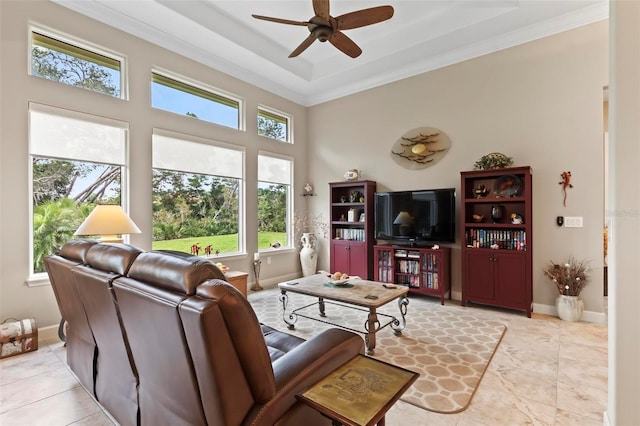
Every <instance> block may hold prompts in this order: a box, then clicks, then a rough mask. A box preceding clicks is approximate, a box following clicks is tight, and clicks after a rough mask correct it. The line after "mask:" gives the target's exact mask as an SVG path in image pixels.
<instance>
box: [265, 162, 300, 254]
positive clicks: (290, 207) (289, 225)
mask: <svg viewBox="0 0 640 426" xmlns="http://www.w3.org/2000/svg"><path fill="white" fill-rule="evenodd" d="M260 157H271V158H276V159H279V160H286V161H289V162H290V163H291V167H290V173H289V183H288V184H286V185H288V187H289V189H288V191H287V206H286V214H287V219H286V225H285V228H286V233H287V241H286V244H284V245H282V246H281V247H278V248H272V247H271V248H266V249H264V248H263V249H260V248H258V252H259V253H271V252H281V251H287V250H291V249H294V248H295V242H294V235H293V231H292V230H293V217H294V207H295V206H294V196H293V184H294V181H293V178H294V174H295V173H294V167H295V159H294V157H292V156H289V155H283V154H278V153H275V152H271V151H265V150H258V155H257V161H256V162H257V166H258V173H257V174H256V191H257V190H258V185H260V183H261V182H262V183H273V184H279V185H284V184H283V183H281V182H271V181H265V180H260ZM257 202H258V200H257V198H256V222H259V212H258V210H257V206H258V205H257ZM257 236H258V229H257V228H256V240H257V239H258V238H257Z"/></svg>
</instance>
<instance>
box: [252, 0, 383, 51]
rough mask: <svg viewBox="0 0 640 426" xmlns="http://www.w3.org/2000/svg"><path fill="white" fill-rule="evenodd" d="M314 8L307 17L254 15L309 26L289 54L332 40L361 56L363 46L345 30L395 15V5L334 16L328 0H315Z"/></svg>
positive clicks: (263, 18)
mask: <svg viewBox="0 0 640 426" xmlns="http://www.w3.org/2000/svg"><path fill="white" fill-rule="evenodd" d="M312 1H313V11H314V13H315V14H316V15H315V16H314V17H312V18H311V19H309V20H308V21H291V20H289V19H280V18H272V17H269V16H261V15H251V16H253V17H254V18H256V19H262V20H264V21H271V22H277V23H279V24H288V25H300V26H306V27H307V28H308V29H309V33H310V34H309V36H308V37H307V38H306V39H305V40H304V41H303V42H302V43H300V45H299V46H298V47H296V48H295V50H294V51H293V52H291V54H290V55H289V57H290V58H294V57H296V56H298V55H299V54H301V53H302V52H304V51H305V49H306V48H308V47H309V46H311V44H313V42H314V41H316V40H318V41H321V42H325V41H327V40H328V41H329V43H331V44H333V45H334V46H335V47H337V48H338V49H339V50H340V51H341V52H343V53H345V54H346V55H348V56H351V57H352V58H356V57H358V56H360V54H361V53H362V49H360V47H359V46H358V45H357V44H356V43H355V42H354V41H353V40H351V39H350V38H349V37H347V36H346V35H345V34H344V33H343V32H342V30H351V29H354V28H360V27H364V26H367V25H371V24H377V23H378V22H382V21H386V20H387V19H389V18H391V17H392V16H393V7H391V6H378V7H371V8H368V9H361V10H357V11H355V12H349V13H345V14H344V15H340V16H336V17H335V18H334V17H333V16H331V15H330V14H329V0H312Z"/></svg>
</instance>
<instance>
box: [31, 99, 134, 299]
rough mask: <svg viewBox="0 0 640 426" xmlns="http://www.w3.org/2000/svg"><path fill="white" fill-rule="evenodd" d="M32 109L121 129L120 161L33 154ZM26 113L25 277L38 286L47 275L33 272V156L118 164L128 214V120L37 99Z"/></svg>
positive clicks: (122, 197)
mask: <svg viewBox="0 0 640 426" xmlns="http://www.w3.org/2000/svg"><path fill="white" fill-rule="evenodd" d="M32 112H38V113H43V114H49V115H54V116H58V117H62V118H70V119H74V120H79V121H84V122H88V123H93V124H98V125H102V126H111V127H114V128H118V129H121V130H122V131H123V139H124V140H123V141H122V144H123V145H124V147H123V151H124V153H123V155H124V158H123V164H112V163H104V162H103V163H100V162H98V161H95V160H87V159H80V158H69V157H62V156H50V155H44V154H38V153H34V152H33V150H32V142H31V136H32V127H31V126H32V120H31V113H32ZM27 113H28V134H29V143H28V148H27V161H28V165H27V173H28V177H27V179H28V185H29V188H28V191H29V198H28V212H29V243H28V245H29V273H28V278H27V285H28V286H30V287H32V286H38V285H46V284H48V283H49V280H48V275H47V273H46V272H34V266H35V265H34V262H33V260H34V259H33V256H34V244H33V238H34V232H33V231H34V229H33V227H34V220H33V219H34V218H33V214H34V209H33V207H34V206H33V159H34V158H50V159H54V160H63V161H79V162H91V163H99V164H108V165H114V166H118V167H120V205H121V206H122V208H123V209H124V211H125V212H126V213H127V214H129V198H130V194H129V192H130V191H129V173H130V172H129V137H130V132H129V123H128V122H124V121H121V120H117V119H112V118H106V117H102V116H98V115H93V114H88V113H85V112H80V111H75V110H70V109H64V108H59V107H54V106H50V105H44V104H40V103H37V102H29V105H28V109H27ZM122 237H123V240H124V241H125V242H128V241H129V235H123V236H122Z"/></svg>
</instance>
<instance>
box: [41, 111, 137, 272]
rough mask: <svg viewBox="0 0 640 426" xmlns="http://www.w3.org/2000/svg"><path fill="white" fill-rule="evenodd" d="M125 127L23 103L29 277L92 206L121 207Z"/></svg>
mask: <svg viewBox="0 0 640 426" xmlns="http://www.w3.org/2000/svg"><path fill="white" fill-rule="evenodd" d="M127 132H128V125H127V123H124V122H120V121H116V120H110V119H106V118H103V117H97V116H93V115H89V114H84V113H79V112H74V111H68V110H62V109H59V108H54V107H49V106H45V105H40V104H35V103H30V104H29V153H30V156H31V194H32V200H33V201H32V213H33V214H32V235H31V246H30V248H31V260H32V261H31V273H32V274H38V273H42V272H44V265H43V259H44V257H45V256H47V255H49V254H52V253H54V252H55V251H56V249H57V248H58V247H59V246H61V245H62V244H64V243H65V242H66V241H68V240H70V239H72V238H73V233H74V232H75V230H76V229H77V228H78V227H79V226H80V224H81V223H82V222H83V221H84V219H85V218H86V217H87V216H88V215H89V213H91V211H92V210H93V208H94V207H95V206H96V204H120V205H122V204H124V203H123V202H124V201H125V195H126V193H125V190H124V189H125V188H126V187H127V185H125V183H124V182H125V177H126V174H125V171H126V169H125V166H126V158H127V155H126V151H127Z"/></svg>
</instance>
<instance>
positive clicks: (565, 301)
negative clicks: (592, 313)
mask: <svg viewBox="0 0 640 426" xmlns="http://www.w3.org/2000/svg"><path fill="white" fill-rule="evenodd" d="M589 271H590V269H589V265H588V264H587V263H586V262H585V261H578V260H576V259H574V258H573V257H571V258H569V260H568V261H567V262H566V263H564V264H560V263H555V262H553V261H551V262H550V265H549V266H548V267H547V269H545V271H544V274H545V276H546V277H547V278H549V279H550V280H551V281H552V282H553V283H554V284H555V285H556V288H557V290H558V297H557V298H556V309H557V310H558V316H559V317H560V319H563V320H566V321H580V319H581V318H582V313H583V312H584V302H583V301H582V299H580V292H581V291H582V289H583V288H585V287H586V285H587V284H588V283H589V275H588V273H589Z"/></svg>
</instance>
